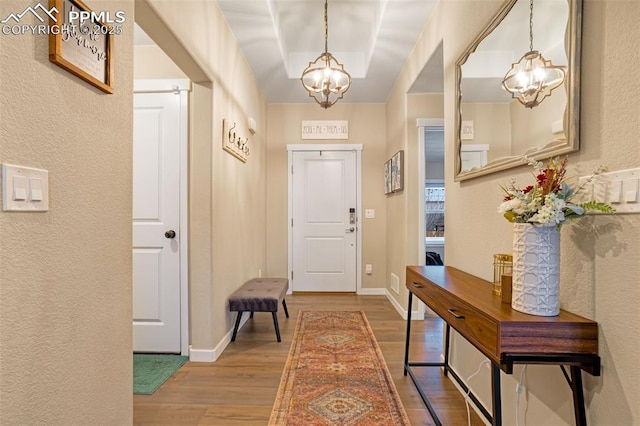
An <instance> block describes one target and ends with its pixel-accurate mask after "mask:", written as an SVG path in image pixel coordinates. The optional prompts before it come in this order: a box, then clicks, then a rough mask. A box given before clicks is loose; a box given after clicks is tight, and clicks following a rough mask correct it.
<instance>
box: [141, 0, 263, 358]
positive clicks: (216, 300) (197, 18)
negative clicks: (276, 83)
mask: <svg viewBox="0 0 640 426" xmlns="http://www.w3.org/2000/svg"><path fill="white" fill-rule="evenodd" d="M136 13H137V22H138V23H139V25H140V26H141V27H142V28H143V30H144V31H145V32H146V33H147V34H149V36H150V37H152V38H153V40H154V41H155V42H156V43H157V44H158V45H159V46H160V47H161V48H162V49H163V50H164V51H165V52H166V53H167V55H168V56H169V57H170V58H171V59H172V60H173V62H175V63H176V64H177V65H178V66H179V68H180V69H181V70H182V71H183V72H184V73H185V74H186V75H187V76H188V77H189V78H190V79H191V80H192V81H194V82H195V83H196V84H194V92H193V93H192V94H191V106H192V111H191V120H192V122H191V136H190V148H189V149H190V152H189V158H190V165H189V168H190V170H189V176H190V177H189V198H190V201H189V209H190V212H189V221H190V223H189V229H190V236H191V241H190V252H189V255H190V271H189V274H190V277H189V278H190V321H191V324H190V333H191V336H190V342H191V345H192V350H195V351H199V355H198V356H199V357H203V358H216V357H217V356H219V355H220V352H221V350H222V349H224V347H225V345H226V342H228V338H229V331H230V330H231V328H232V315H231V313H230V312H229V311H228V302H227V300H228V297H229V295H230V294H231V293H232V292H233V291H235V290H236V289H237V288H238V287H239V286H240V285H242V284H243V283H244V282H245V281H247V280H248V279H250V278H252V277H255V276H257V275H258V270H260V269H262V270H263V271H265V270H266V259H265V251H266V231H265V230H266V210H265V206H266V186H265V182H266V123H267V114H266V103H265V100H264V96H263V95H262V92H261V91H260V89H259V87H258V85H257V83H256V80H255V77H254V76H253V73H252V72H251V69H250V67H249V65H248V64H247V62H246V60H245V58H244V56H243V55H242V52H241V50H240V48H239V47H238V45H237V43H236V41H235V38H234V37H233V34H232V33H231V31H230V30H229V28H228V26H227V24H226V21H225V20H224V17H223V15H222V13H221V12H220V10H219V9H218V6H217V4H216V3H215V2H177V1H147V0H142V1H140V2H138V3H136ZM248 117H253V118H254V119H255V120H256V122H257V127H258V131H257V133H256V134H255V135H249V131H248V129H247V126H246V123H247V119H248ZM223 119H228V120H231V121H234V122H237V123H238V124H239V126H240V132H241V134H243V135H246V136H250V142H249V145H250V155H249V158H248V161H247V162H246V163H242V162H240V161H239V160H237V159H236V158H234V157H232V156H231V155H230V154H228V153H226V152H224V151H223V150H222V120H223ZM192 353H193V352H192Z"/></svg>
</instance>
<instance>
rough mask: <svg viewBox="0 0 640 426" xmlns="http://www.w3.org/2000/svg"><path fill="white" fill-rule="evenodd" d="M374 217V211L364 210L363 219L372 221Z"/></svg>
mask: <svg viewBox="0 0 640 426" xmlns="http://www.w3.org/2000/svg"><path fill="white" fill-rule="evenodd" d="M375 217H376V211H375V210H374V209H365V210H364V218H365V219H374V218H375Z"/></svg>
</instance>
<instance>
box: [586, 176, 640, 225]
mask: <svg viewBox="0 0 640 426" xmlns="http://www.w3.org/2000/svg"><path fill="white" fill-rule="evenodd" d="M589 179H590V177H589V176H583V177H581V178H580V185H582V184H584V185H585V188H584V190H585V191H584V192H585V200H583V201H587V200H589V199H595V200H596V201H600V202H604V203H608V204H611V206H612V207H613V208H614V209H616V213H618V214H620V213H640V185H639V184H638V182H639V181H640V168H636V169H627V170H618V171H615V172H608V173H603V174H602V175H601V176H599V177H597V178H596V179H594V180H593V181H591V182H590V183H588V184H587V182H588V181H589Z"/></svg>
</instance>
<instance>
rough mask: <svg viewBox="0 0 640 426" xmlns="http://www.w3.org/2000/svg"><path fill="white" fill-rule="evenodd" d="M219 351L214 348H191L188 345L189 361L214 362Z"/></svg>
mask: <svg viewBox="0 0 640 426" xmlns="http://www.w3.org/2000/svg"><path fill="white" fill-rule="evenodd" d="M218 356H219V353H218V351H216V350H215V349H193V348H192V347H191V346H190V347H189V361H191V362H215V361H216V360H217V359H218Z"/></svg>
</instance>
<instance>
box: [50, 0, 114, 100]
mask: <svg viewBox="0 0 640 426" xmlns="http://www.w3.org/2000/svg"><path fill="white" fill-rule="evenodd" d="M49 7H50V8H51V11H52V15H53V17H54V19H52V20H50V27H51V28H52V30H51V31H50V33H49V61H51V62H53V63H54V64H56V65H59V66H60V67H62V68H64V69H66V70H67V71H69V72H70V73H72V74H74V75H75V76H77V77H80V78H81V79H83V80H85V81H86V82H88V83H90V84H92V85H94V86H96V87H97V88H98V89H100V90H102V91H103V92H105V93H113V88H112V87H111V85H112V78H113V63H112V60H111V55H112V53H113V36H114V35H117V34H119V33H121V32H122V26H121V25H110V24H104V23H103V22H102V21H100V20H99V17H101V16H105V12H99V13H96V12H94V11H92V10H91V9H89V8H88V7H87V6H86V5H85V4H84V3H83V2H82V1H80V0H49ZM117 13H120V12H117ZM106 16H108V15H106ZM116 18H117V21H115V22H124V13H123V12H122V13H120V14H119V15H116ZM53 28H55V30H53Z"/></svg>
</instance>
